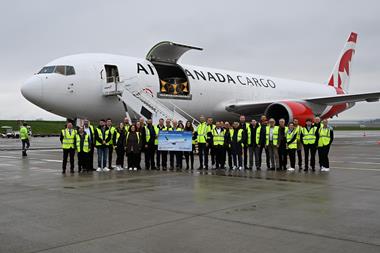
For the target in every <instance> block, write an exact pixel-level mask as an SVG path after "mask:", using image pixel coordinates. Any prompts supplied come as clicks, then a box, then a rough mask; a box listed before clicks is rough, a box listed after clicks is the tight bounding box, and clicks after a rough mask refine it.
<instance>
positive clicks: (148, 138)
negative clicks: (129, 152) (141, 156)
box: [144, 126, 150, 143]
mask: <svg viewBox="0 0 380 253" xmlns="http://www.w3.org/2000/svg"><path fill="white" fill-rule="evenodd" d="M144 130H145V141H146V142H147V143H148V142H149V141H150V131H149V128H148V126H144Z"/></svg>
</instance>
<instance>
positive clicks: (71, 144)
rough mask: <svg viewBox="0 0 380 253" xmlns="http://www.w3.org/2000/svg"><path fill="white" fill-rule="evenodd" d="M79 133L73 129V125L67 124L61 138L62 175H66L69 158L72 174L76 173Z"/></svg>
mask: <svg viewBox="0 0 380 253" xmlns="http://www.w3.org/2000/svg"><path fill="white" fill-rule="evenodd" d="M76 134H77V131H76V130H75V129H73V124H72V123H71V122H67V124H66V128H65V129H62V131H61V135H60V137H59V139H60V141H61V143H62V150H63V161H62V174H65V173H66V165H67V158H68V157H69V156H70V173H74V156H75V136H76Z"/></svg>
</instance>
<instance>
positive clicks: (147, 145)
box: [141, 119, 157, 170]
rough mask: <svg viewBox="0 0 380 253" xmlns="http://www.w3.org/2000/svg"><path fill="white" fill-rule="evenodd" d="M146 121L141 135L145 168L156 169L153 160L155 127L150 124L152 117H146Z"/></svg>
mask: <svg viewBox="0 0 380 253" xmlns="http://www.w3.org/2000/svg"><path fill="white" fill-rule="evenodd" d="M146 123H147V124H146V125H145V126H144V128H143V129H144V130H143V132H142V135H141V136H142V141H143V147H144V153H145V169H146V170H150V169H152V170H156V169H157V168H156V165H155V162H154V153H155V140H156V137H157V134H156V128H155V126H153V124H152V119H148V120H147V122H146Z"/></svg>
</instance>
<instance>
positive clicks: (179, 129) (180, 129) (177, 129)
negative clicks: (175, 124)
mask: <svg viewBox="0 0 380 253" xmlns="http://www.w3.org/2000/svg"><path fill="white" fill-rule="evenodd" d="M172 130H173V131H177V132H181V131H183V129H182V128H176V129H174V128H173V129H172Z"/></svg>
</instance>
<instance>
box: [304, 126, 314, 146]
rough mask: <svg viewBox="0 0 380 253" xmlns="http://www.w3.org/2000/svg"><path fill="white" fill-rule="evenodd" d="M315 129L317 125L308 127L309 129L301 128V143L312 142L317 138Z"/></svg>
mask: <svg viewBox="0 0 380 253" xmlns="http://www.w3.org/2000/svg"><path fill="white" fill-rule="evenodd" d="M316 131H317V127H313V126H312V127H310V130H309V131H308V130H307V127H303V128H302V134H303V144H306V145H307V144H314V143H315V140H316V139H317V137H316V135H315V133H316Z"/></svg>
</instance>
